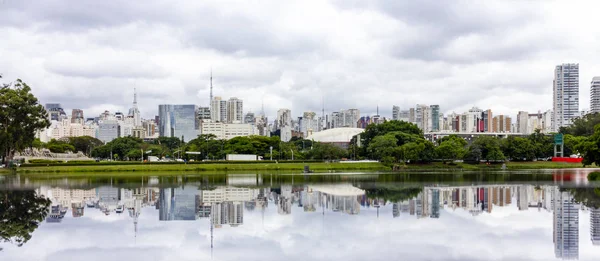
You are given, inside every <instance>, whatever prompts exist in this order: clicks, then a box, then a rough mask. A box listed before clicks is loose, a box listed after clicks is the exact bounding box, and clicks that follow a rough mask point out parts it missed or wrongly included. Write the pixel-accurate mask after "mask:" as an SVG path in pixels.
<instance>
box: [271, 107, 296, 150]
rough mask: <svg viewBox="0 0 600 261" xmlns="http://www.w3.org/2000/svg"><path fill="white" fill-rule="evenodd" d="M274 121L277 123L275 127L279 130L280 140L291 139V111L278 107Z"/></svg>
mask: <svg viewBox="0 0 600 261" xmlns="http://www.w3.org/2000/svg"><path fill="white" fill-rule="evenodd" d="M275 123H276V124H277V129H278V130H280V132H279V137H280V139H281V141H285V142H288V141H290V139H292V111H291V110H289V109H279V110H278V111H277V121H276V122H275Z"/></svg>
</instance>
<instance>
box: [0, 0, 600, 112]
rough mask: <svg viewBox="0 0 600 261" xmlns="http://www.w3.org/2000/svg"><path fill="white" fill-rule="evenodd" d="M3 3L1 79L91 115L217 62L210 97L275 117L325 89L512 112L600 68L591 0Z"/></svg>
mask: <svg viewBox="0 0 600 261" xmlns="http://www.w3.org/2000/svg"><path fill="white" fill-rule="evenodd" d="M0 5H2V8H1V9H0V10H1V11H0V12H2V13H1V14H2V17H4V19H5V20H4V23H1V24H0V32H2V33H3V35H5V37H4V39H7V40H6V41H3V42H2V43H0V55H1V56H2V57H3V58H4V59H3V61H2V63H1V64H0V73H2V74H3V76H4V78H3V80H5V81H13V80H14V79H16V78H20V79H23V80H24V81H25V82H27V83H28V84H30V85H31V86H32V88H33V93H34V94H35V95H37V96H38V97H39V98H40V100H41V101H42V103H50V102H61V103H63V105H64V106H65V107H67V108H78V109H82V110H84V111H86V112H87V113H88V114H91V115H96V114H99V113H101V112H102V111H104V110H110V111H122V112H126V111H127V109H128V108H129V104H130V97H131V96H132V94H133V89H134V88H137V91H138V94H139V97H138V99H139V110H140V112H141V113H142V116H143V117H144V118H149V117H152V116H153V115H154V114H155V113H156V112H155V110H156V107H155V105H156V104H195V105H198V106H206V107H208V106H209V104H208V103H209V97H210V93H209V92H210V75H211V69H212V75H213V87H214V88H213V95H214V96H223V97H225V96H227V97H229V96H233V95H235V97H238V98H240V99H242V100H244V109H245V110H246V111H252V112H255V113H256V112H259V111H260V110H261V107H262V103H263V102H264V107H265V111H266V112H267V113H268V115H267V116H268V117H269V118H274V116H275V114H276V111H277V110H278V109H279V108H289V109H291V110H292V112H304V111H320V110H321V107H322V103H323V100H324V103H325V109H326V110H327V111H336V110H339V109H342V108H356V109H359V110H360V111H361V112H363V114H365V115H374V114H375V113H376V107H377V106H379V108H380V114H381V115H383V116H386V117H388V118H390V117H391V109H392V106H393V105H399V106H400V107H401V108H406V107H408V106H413V105H414V104H438V105H439V106H440V108H441V112H443V113H449V112H452V111H456V112H459V111H465V110H467V109H468V108H470V107H472V106H477V107H480V108H490V109H492V110H493V111H495V112H496V113H497V114H506V115H511V116H512V117H514V116H516V114H517V113H518V111H529V112H535V111H538V110H542V111H544V110H546V109H549V108H551V107H552V80H553V76H552V75H551V74H552V72H553V67H554V66H556V65H557V64H562V63H579V65H580V77H579V78H580V93H581V95H580V108H581V109H589V108H590V104H589V100H590V98H589V96H588V95H589V93H590V89H589V88H590V86H589V84H588V83H589V82H590V81H591V80H592V78H593V77H595V76H598V75H600V64H598V63H597V62H596V61H598V58H599V57H598V55H599V54H598V52H596V51H595V50H596V46H598V41H599V40H598V39H595V38H594V37H593V36H594V35H596V34H595V32H597V31H598V29H596V28H595V27H593V26H590V25H593V24H597V20H598V18H596V16H595V15H594V13H593V11H592V10H596V8H595V7H594V6H592V5H598V3H595V2H589V3H588V4H586V5H570V4H568V3H564V2H562V1H556V2H549V3H545V4H544V8H539V6H538V5H537V4H536V3H535V2H517V3H515V2H505V1H492V2H491V3H490V2H486V3H477V4H472V5H470V6H469V8H466V9H465V8H461V7H460V6H461V5H460V4H456V3H453V2H452V1H448V2H444V3H438V2H437V1H433V2H426V3H420V4H419V5H414V4H412V3H410V2H401V1H400V2H398V3H383V2H377V1H375V2H372V3H361V4H349V3H342V2H311V3H306V2H301V3H298V2H297V3H294V2H292V3H289V5H285V6H281V5H276V4H274V3H263V4H262V5H260V6H248V4H247V3H241V4H239V5H238V4H236V5H229V4H225V3H221V2H210V1H208V2H204V3H202V4H199V3H182V4H181V5H180V6H178V7H179V8H165V7H164V6H162V5H160V4H157V3H147V4H143V5H142V4H140V3H127V4H124V3H119V2H118V1H117V2H113V3H106V4H104V5H101V6H98V7H97V9H94V10H93V11H92V10H91V9H90V8H88V6H87V5H85V4H83V3H75V4H66V3H61V2H56V3H52V4H50V5H54V6H53V8H47V9H41V7H37V6H35V5H30V4H27V1H25V2H23V1H3V2H2V3H0ZM251 7H252V8H251ZM115 9H118V10H121V11H120V13H122V14H123V17H129V18H121V17H113V13H114V12H113V10H115ZM136 10H148V12H141V13H139V12H137V11H136ZM183 10H188V11H189V12H186V11H183ZM442 10H444V11H442ZM153 12H159V13H163V15H161V17H160V19H156V17H154V16H152V17H150V16H148V15H147V14H148V13H153ZM303 12H307V13H310V15H311V19H309V20H310V21H307V19H305V17H304V15H303ZM192 13H194V14H203V15H191V14H192ZM219 13H224V14H226V15H223V16H216V15H215V14H219ZM474 13H476V14H478V15H476V16H473V14H474ZM556 13H560V14H561V17H563V18H565V19H555V14H556ZM100 14H106V15H100ZM415 14H418V15H415ZM30 17H36V19H29V18H30ZM82 17H85V18H86V21H87V20H88V19H89V21H90V22H81V19H82ZM258 17H268V19H266V20H262V19H258ZM329 21H336V22H335V23H329ZM323 24H328V25H329V26H322V25H323ZM208 25H211V26H208ZM155 26H158V28H159V29H156V28H155ZM498 28H503V30H498ZM548 28H552V30H548ZM175 32H180V33H175ZM130 35H136V37H134V38H132V39H128V40H127V41H124V40H123V39H126V38H128V37H127V36H130ZM39 39H43V41H41V40H39ZM165 39H168V40H165ZM572 39H580V40H579V41H573V40H572ZM151 43H152V44H151ZM155 43H159V44H155ZM98 90H102V91H98ZM531 101H535V103H532V102H531ZM489 105H491V106H489ZM294 115H300V114H296V113H295V114H294Z"/></svg>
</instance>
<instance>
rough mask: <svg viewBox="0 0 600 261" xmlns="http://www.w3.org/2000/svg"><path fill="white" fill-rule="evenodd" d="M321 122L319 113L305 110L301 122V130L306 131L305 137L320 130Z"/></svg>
mask: <svg viewBox="0 0 600 261" xmlns="http://www.w3.org/2000/svg"><path fill="white" fill-rule="evenodd" d="M318 124H319V122H318V119H317V114H316V113H314V112H312V111H307V112H304V114H303V115H302V122H301V123H300V132H302V133H304V137H308V136H309V135H311V134H312V133H314V132H317V131H319V130H318V128H319V125H318Z"/></svg>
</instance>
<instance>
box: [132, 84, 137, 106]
mask: <svg viewBox="0 0 600 261" xmlns="http://www.w3.org/2000/svg"><path fill="white" fill-rule="evenodd" d="M137 107H138V105H137V90H136V88H135V87H133V108H136V109H137Z"/></svg>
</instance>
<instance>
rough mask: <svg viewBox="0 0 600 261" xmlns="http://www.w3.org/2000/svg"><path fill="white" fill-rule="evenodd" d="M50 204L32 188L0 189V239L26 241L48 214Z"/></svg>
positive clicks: (20, 242) (20, 244) (21, 243)
mask: <svg viewBox="0 0 600 261" xmlns="http://www.w3.org/2000/svg"><path fill="white" fill-rule="evenodd" d="M50 204H51V201H50V200H49V199H47V198H45V197H43V196H40V195H37V194H36V193H35V191H32V190H25V191H22V190H15V191H0V221H1V222H0V241H4V242H10V243H13V244H16V245H17V246H22V245H23V244H25V243H27V241H29V239H31V234H32V233H33V231H35V230H36V229H37V228H38V226H39V224H40V223H41V222H42V221H44V219H45V218H46V216H47V215H48V208H49V207H50Z"/></svg>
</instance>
